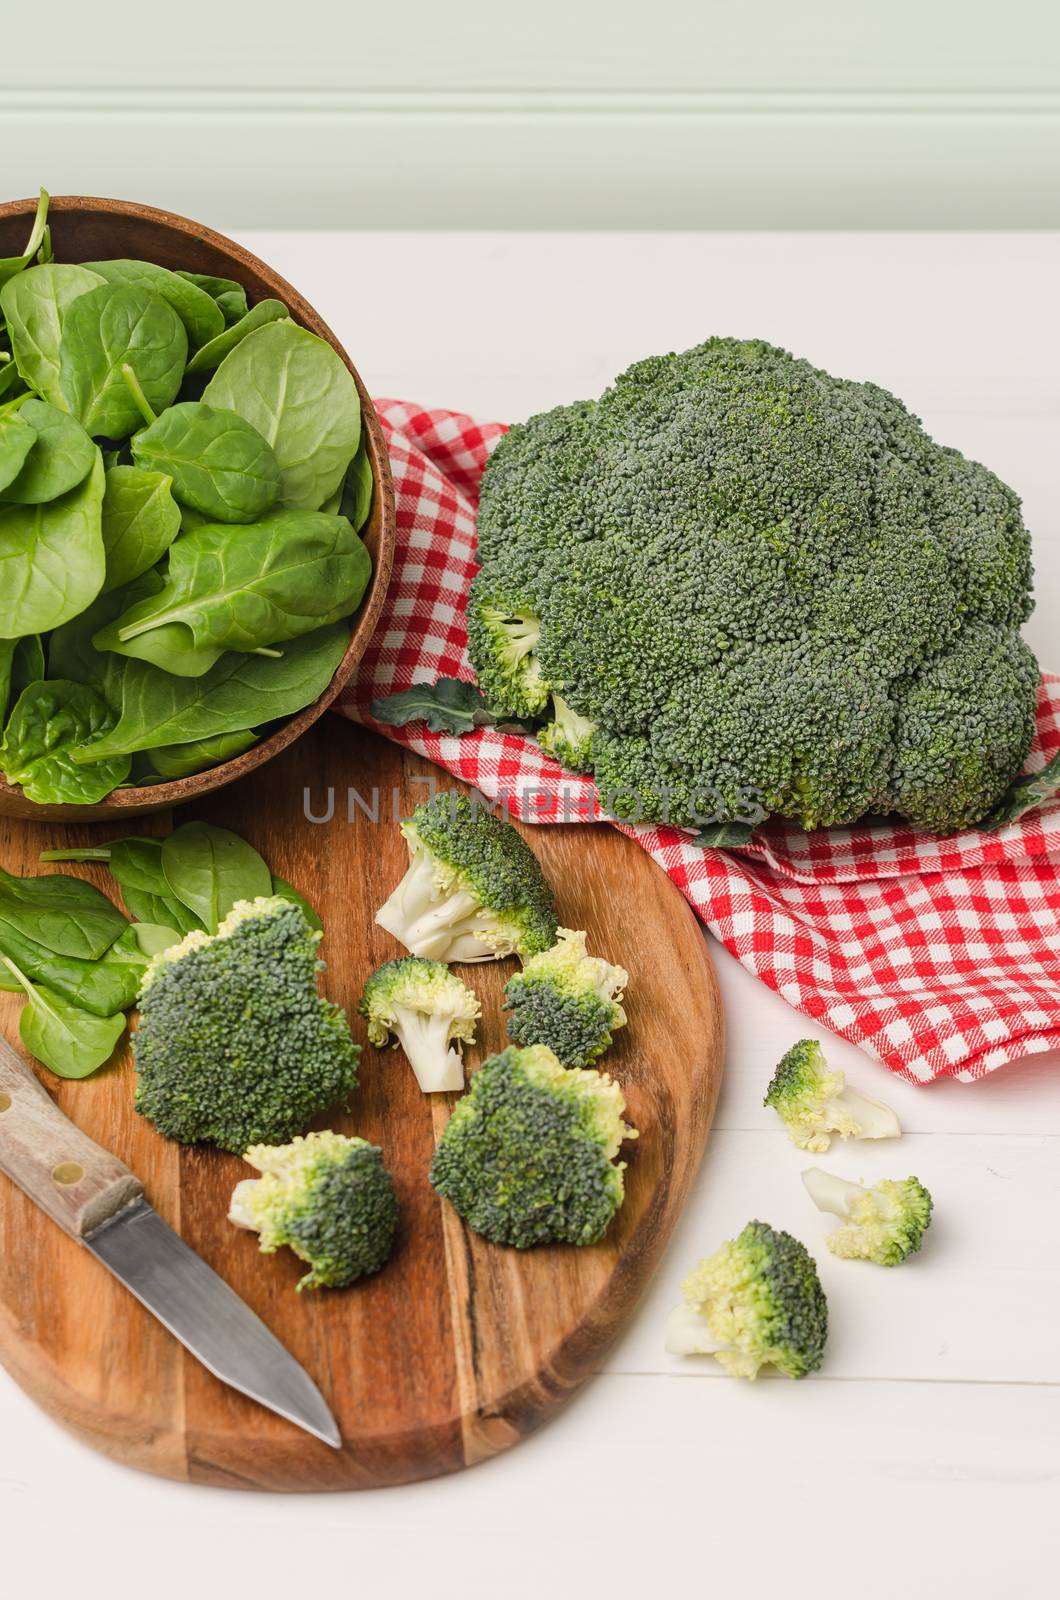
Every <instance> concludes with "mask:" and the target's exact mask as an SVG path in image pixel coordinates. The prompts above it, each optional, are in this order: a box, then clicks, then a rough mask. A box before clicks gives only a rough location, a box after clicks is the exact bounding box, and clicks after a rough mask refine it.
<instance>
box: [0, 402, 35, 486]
mask: <svg viewBox="0 0 1060 1600" xmlns="http://www.w3.org/2000/svg"><path fill="white" fill-rule="evenodd" d="M36 442H37V434H36V430H35V429H33V428H31V427H30V426H29V424H28V423H27V422H23V420H22V418H21V417H20V416H19V414H18V411H17V410H4V411H0V496H2V495H3V492H4V490H5V488H6V487H7V485H8V484H9V483H14V482H15V481H16V480H17V478H18V476H19V474H20V473H21V471H22V467H23V463H24V462H25V460H26V457H27V456H28V455H29V453H30V451H31V450H32V449H33V446H34V445H35V444H36Z"/></svg>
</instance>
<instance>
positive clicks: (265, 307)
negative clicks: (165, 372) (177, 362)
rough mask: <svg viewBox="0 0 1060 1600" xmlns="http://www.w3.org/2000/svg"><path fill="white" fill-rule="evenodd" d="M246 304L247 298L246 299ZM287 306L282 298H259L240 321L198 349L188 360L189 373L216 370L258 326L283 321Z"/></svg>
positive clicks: (261, 326)
mask: <svg viewBox="0 0 1060 1600" xmlns="http://www.w3.org/2000/svg"><path fill="white" fill-rule="evenodd" d="M243 303H244V306H245V305H246V300H245V299H244V302H243ZM287 314H288V313H287V307H286V306H285V305H284V303H283V301H282V300H259V301H258V303H257V305H256V306H254V307H253V309H252V310H250V311H246V312H245V314H244V315H243V316H242V317H240V319H239V320H238V322H234V323H231V324H230V325H229V326H228V327H226V328H225V331H224V332H223V333H219V334H218V335H217V338H216V339H211V340H210V342H209V344H204V345H203V347H202V349H201V350H196V352H195V354H194V355H193V356H192V358H191V360H190V361H189V362H188V367H187V370H188V373H189V374H191V375H192V376H194V375H195V374H196V373H200V372H214V371H215V370H216V369H217V368H218V367H219V366H220V365H221V362H222V361H223V360H224V358H225V356H226V355H228V354H229V353H230V352H231V351H232V350H234V349H235V347H236V345H237V344H241V343H242V341H243V340H244V339H245V338H246V336H247V334H248V333H253V332H254V331H255V329H257V328H264V327H265V326H266V324H267V323H269V322H282V321H284V320H285V319H286V317H287Z"/></svg>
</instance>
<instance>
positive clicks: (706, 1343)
mask: <svg viewBox="0 0 1060 1600" xmlns="http://www.w3.org/2000/svg"><path fill="white" fill-rule="evenodd" d="M666 1348H667V1350H668V1351H669V1352H670V1354H671V1355H672V1356H712V1355H715V1354H716V1353H717V1352H718V1351H719V1350H724V1349H725V1344H724V1342H723V1341H722V1340H721V1339H716V1338H715V1337H714V1335H713V1334H712V1333H711V1331H710V1328H709V1327H708V1325H707V1319H706V1317H704V1316H701V1315H700V1313H699V1312H698V1311H693V1310H692V1307H691V1306H690V1305H686V1304H685V1303H684V1302H682V1303H681V1304H680V1305H678V1306H674V1308H673V1310H672V1311H671V1312H670V1315H669V1317H668V1318H667V1321H666Z"/></svg>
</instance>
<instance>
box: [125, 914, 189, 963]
mask: <svg viewBox="0 0 1060 1600" xmlns="http://www.w3.org/2000/svg"><path fill="white" fill-rule="evenodd" d="M129 932H130V933H131V934H132V935H133V937H134V938H135V940H136V942H137V944H138V945H139V946H140V949H141V950H142V952H143V954H144V955H145V956H146V957H147V958H148V960H149V961H150V959H151V957H152V956H160V955H162V954H163V953H164V952H165V951H166V950H172V948H173V946H174V945H175V944H179V943H180V941H181V938H182V937H183V935H182V934H179V933H178V932H177V930H176V928H164V927H162V925H161V924H160V923H158V922H134V923H133V925H132V927H131V928H130V929H129ZM119 942H120V941H119Z"/></svg>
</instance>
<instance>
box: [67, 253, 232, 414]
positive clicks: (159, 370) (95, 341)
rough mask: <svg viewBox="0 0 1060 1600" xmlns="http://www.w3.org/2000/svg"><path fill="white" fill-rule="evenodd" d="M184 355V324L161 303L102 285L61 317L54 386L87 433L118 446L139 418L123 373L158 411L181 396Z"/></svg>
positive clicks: (139, 291)
mask: <svg viewBox="0 0 1060 1600" xmlns="http://www.w3.org/2000/svg"><path fill="white" fill-rule="evenodd" d="M211 303H212V302H211ZM187 354H188V336H187V334H186V333H185V332H184V324H183V323H182V322H181V320H180V318H179V317H178V316H177V314H176V312H175V311H174V310H173V308H172V306H170V305H169V304H168V303H167V302H166V301H165V300H162V299H160V298H159V296H158V295H156V294H150V293H149V292H148V291H147V290H146V289H141V288H137V287H135V286H132V285H130V286H129V287H127V288H123V287H122V286H121V285H120V284H115V283H104V284H101V285H100V287H99V288H98V289H90V290H89V291H88V293H87V294H83V295H79V296H78V298H77V299H76V300H75V301H74V302H73V303H72V305H71V306H70V307H69V309H68V311H67V313H66V320H65V322H64V323H63V336H62V342H61V344H60V347H59V383H60V386H61V388H62V391H63V395H64V396H65V398H66V402H67V405H68V406H69V408H70V410H71V411H72V412H73V413H74V415H75V416H76V417H77V418H78V420H79V421H80V422H81V423H83V425H84V427H85V428H86V429H87V430H88V432H89V433H91V434H104V435H106V437H107V438H108V439H124V438H125V437H126V435H127V434H130V433H132V432H133V431H134V429H136V428H138V427H139V426H140V425H141V424H142V421H143V418H142V417H141V415H140V409H139V407H138V406H137V404H136V401H135V399H134V398H133V395H132V393H131V391H130V389H129V385H128V383H127V382H126V379H125V376H124V373H123V370H122V369H123V367H126V366H128V367H130V368H131V369H132V371H133V373H134V374H135V376H136V379H137V381H138V383H139V385H140V387H141V389H142V390H143V392H144V394H145V396H146V397H147V401H148V404H149V405H150V406H151V409H152V410H153V411H155V412H158V411H164V410H165V408H166V406H168V405H169V404H170V402H171V401H172V400H173V399H174V398H175V396H176V393H177V390H178V389H179V388H180V380H181V378H182V377H183V375H184V362H185V359H186V358H187Z"/></svg>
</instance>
